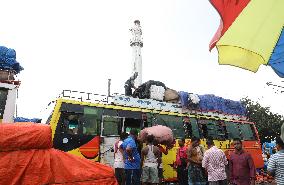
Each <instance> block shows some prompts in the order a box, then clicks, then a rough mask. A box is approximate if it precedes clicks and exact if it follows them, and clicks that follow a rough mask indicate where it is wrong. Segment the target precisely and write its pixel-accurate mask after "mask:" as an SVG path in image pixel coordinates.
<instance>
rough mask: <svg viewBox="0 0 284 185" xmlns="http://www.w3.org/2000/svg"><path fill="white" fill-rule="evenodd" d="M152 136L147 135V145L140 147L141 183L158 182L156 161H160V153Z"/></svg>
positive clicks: (144, 184)
mask: <svg viewBox="0 0 284 185" xmlns="http://www.w3.org/2000/svg"><path fill="white" fill-rule="evenodd" d="M153 142H154V136H153V135H148V136H147V145H146V146H145V147H144V148H143V149H142V152H141V154H142V157H141V159H142V163H143V167H142V177H141V180H142V184H143V185H146V184H158V183H159V176H158V162H159V161H160V158H161V154H160V150H159V148H158V147H157V146H155V145H154V144H153Z"/></svg>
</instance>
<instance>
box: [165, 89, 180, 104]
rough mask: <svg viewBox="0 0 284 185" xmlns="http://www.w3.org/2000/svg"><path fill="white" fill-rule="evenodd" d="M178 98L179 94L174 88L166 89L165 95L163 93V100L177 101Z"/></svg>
mask: <svg viewBox="0 0 284 185" xmlns="http://www.w3.org/2000/svg"><path fill="white" fill-rule="evenodd" d="M178 99H179V96H178V92H177V91H176V90H173V89H166V91H165V95H164V100H165V101H170V100H174V101H178Z"/></svg>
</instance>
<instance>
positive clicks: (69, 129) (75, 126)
mask: <svg viewBox="0 0 284 185" xmlns="http://www.w3.org/2000/svg"><path fill="white" fill-rule="evenodd" d="M80 116H81V114H77V113H71V112H61V116H60V122H61V127H60V132H61V133H63V134H71V135H77V134H80V129H79V117H80Z"/></svg>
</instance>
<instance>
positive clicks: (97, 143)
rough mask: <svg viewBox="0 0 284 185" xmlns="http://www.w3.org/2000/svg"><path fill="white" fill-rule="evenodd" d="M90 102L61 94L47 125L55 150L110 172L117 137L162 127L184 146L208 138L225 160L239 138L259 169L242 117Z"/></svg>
mask: <svg viewBox="0 0 284 185" xmlns="http://www.w3.org/2000/svg"><path fill="white" fill-rule="evenodd" d="M74 93H76V94H77V96H74ZM91 96H95V94H92V93H83V92H78V91H71V90H65V91H63V93H62V96H61V97H60V98H58V99H57V100H56V101H55V102H54V108H52V110H53V111H52V114H51V115H50V116H49V119H48V120H47V123H48V124H50V125H51V128H52V138H53V144H54V147H55V148H56V149H60V150H62V151H65V152H69V153H72V154H74V155H77V156H80V157H84V158H87V159H91V160H95V161H99V162H101V163H104V164H107V165H110V166H112V164H113V160H114V151H113V144H114V142H115V141H116V140H117V139H118V138H119V135H120V133H121V132H128V131H129V130H130V129H131V128H136V129H138V130H140V129H142V128H145V127H150V126H152V125H156V124H160V125H165V126H167V127H170V128H171V129H172V131H173V134H174V137H175V138H177V139H179V138H186V145H189V143H190V138H191V137H192V136H196V137H199V138H201V141H202V144H203V145H204V146H205V142H206V138H207V137H208V136H211V137H213V138H214V142H215V144H216V146H218V147H219V148H221V149H222V150H224V151H225V153H226V154H227V156H228V157H229V155H230V152H232V151H233V146H232V145H231V143H232V140H233V139H234V138H241V139H242V140H243V146H244V148H245V150H247V151H248V152H249V153H251V154H252V156H253V159H254V163H255V165H256V167H257V168H262V167H263V159H262V155H261V154H262V151H261V145H260V141H259V137H258V132H257V130H256V128H255V125H254V123H251V122H248V121H246V120H245V119H244V118H242V117H238V116H230V115H222V114H216V113H209V112H207V113H202V112H197V111H195V112H183V111H182V110H181V108H180V107H179V105H178V104H172V103H166V102H159V101H155V100H145V99H143V100H142V99H138V98H132V97H127V96H120V95H117V96H114V97H107V96H103V99H104V100H92V99H93V97H91ZM177 148H178V144H177V143H176V145H175V146H174V147H173V148H172V149H171V150H170V151H169V152H168V155H163V170H164V172H163V175H164V178H165V179H164V180H165V181H175V180H176V171H175V170H174V169H173V163H174V161H175V156H176V150H177Z"/></svg>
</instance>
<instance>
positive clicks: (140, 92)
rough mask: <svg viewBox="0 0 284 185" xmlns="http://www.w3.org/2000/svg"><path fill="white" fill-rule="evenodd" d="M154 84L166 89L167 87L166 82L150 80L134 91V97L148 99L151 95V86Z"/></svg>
mask: <svg viewBox="0 0 284 185" xmlns="http://www.w3.org/2000/svg"><path fill="white" fill-rule="evenodd" d="M152 85H156V86H162V87H163V88H164V89H167V87H166V86H165V84H164V83H163V82H159V81H154V80H149V81H147V82H145V83H143V84H142V85H140V86H139V87H138V88H137V89H136V90H135V91H134V92H133V97H134V98H137V97H138V98H141V99H148V98H150V96H151V92H150V88H151V86H152Z"/></svg>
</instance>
